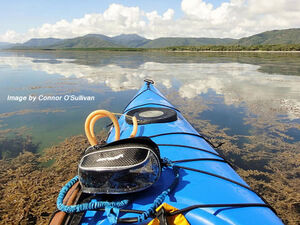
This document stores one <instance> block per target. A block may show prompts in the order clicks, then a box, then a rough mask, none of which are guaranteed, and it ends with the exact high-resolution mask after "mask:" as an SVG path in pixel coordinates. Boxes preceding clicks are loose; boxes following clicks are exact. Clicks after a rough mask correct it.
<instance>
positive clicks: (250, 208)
mask: <svg viewBox="0 0 300 225" xmlns="http://www.w3.org/2000/svg"><path fill="white" fill-rule="evenodd" d="M151 111H152V113H151ZM153 111H154V113H153ZM136 112H141V113H140V114H141V116H144V117H145V118H147V117H148V119H149V121H147V120H146V122H144V123H142V124H139V125H138V131H137V135H136V136H137V137H139V136H141V137H149V138H151V140H152V141H153V142H155V143H156V144H157V146H158V147H159V151H160V156H161V158H167V159H168V160H170V161H172V163H173V164H174V165H175V166H177V168H178V169H179V170H178V171H179V181H178V184H177V185H176V186H175V187H174V190H172V192H171V193H170V194H169V195H168V196H166V198H165V199H164V202H165V203H167V204H169V205H171V206H173V207H175V208H177V209H179V210H182V214H183V215H184V216H185V218H186V219H187V221H188V222H189V224H207V225H208V224H216V225H229V224H241V225H248V224H249V225H253V224H263V225H267V224H270V225H271V224H272V225H275V224H283V223H282V221H281V220H280V219H279V217H278V216H277V215H276V212H275V211H274V209H273V208H272V207H271V206H269V205H268V204H267V203H266V202H265V201H264V200H263V199H262V198H261V197H260V196H259V195H258V194H257V193H255V192H254V191H253V190H251V188H250V187H249V185H248V184H247V183H246V182H245V181H244V180H243V179H242V178H241V177H240V176H239V175H238V174H237V173H236V172H235V171H234V170H233V168H232V167H231V165H230V164H229V163H228V162H227V161H226V160H225V159H224V158H222V157H221V156H220V155H219V154H218V152H217V151H216V150H215V149H214V145H213V144H212V143H210V142H209V141H208V140H207V139H206V138H205V137H203V136H202V135H201V134H199V133H198V132H197V131H196V130H195V129H194V128H193V127H192V126H191V124H190V123H189V122H188V121H187V120H186V119H185V118H184V117H183V116H182V115H181V113H180V111H179V110H178V109H176V108H175V106H173V105H172V104H171V103H170V102H168V100H167V99H166V98H165V97H164V96H163V95H162V94H161V93H160V92H159V91H158V90H157V89H156V88H155V87H154V85H153V82H150V81H146V82H145V84H144V85H143V87H142V88H141V89H140V90H139V92H138V93H137V94H136V95H135V96H134V97H133V99H132V100H131V101H130V103H129V104H128V105H127V107H126V108H125V109H124V112H123V115H122V116H120V118H119V120H118V122H119V124H120V139H126V138H128V137H129V136H130V134H131V132H132V129H133V125H132V124H130V123H129V122H128V120H127V119H126V116H124V115H128V114H133V113H136ZM114 137H115V129H114V128H113V129H112V130H111V132H110V134H109V136H108V139H107V143H111V142H113V141H114ZM173 180H174V174H173V173H172V170H171V169H169V168H167V169H163V170H162V172H161V175H160V178H159V180H158V181H157V182H156V183H155V184H153V185H152V186H151V187H150V188H148V189H146V190H143V191H140V192H137V193H134V194H132V193H131V194H128V196H126V194H125V195H122V198H127V197H128V198H129V199H130V200H131V201H130V203H129V205H128V206H127V207H126V208H125V209H127V208H128V209H134V210H139V211H144V210H147V209H148V208H149V207H151V205H152V204H153V202H154V200H155V199H156V197H157V196H158V195H160V194H161V193H162V192H163V191H164V190H166V189H168V187H169V186H170V184H171V183H172V182H173ZM95 199H97V197H95ZM95 199H94V201H95ZM92 201H93V200H92ZM119 216H120V218H123V217H124V218H126V217H133V216H136V214H135V213H134V211H132V212H131V211H128V212H127V213H122V214H120V215H119ZM149 221H151V218H149V219H148V220H147V221H144V223H143V224H147V223H148V222H149ZM78 224H82V225H90V224H102V225H106V224H107V225H108V224H111V223H110V222H109V221H108V219H107V217H106V216H105V214H104V213H103V211H91V210H88V211H86V212H84V213H83V214H82V215H81V217H80V220H79V221H78Z"/></svg>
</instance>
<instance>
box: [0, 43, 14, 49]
mask: <svg viewBox="0 0 300 225" xmlns="http://www.w3.org/2000/svg"><path fill="white" fill-rule="evenodd" d="M14 45H15V44H13V43H9V42H0V49H5V48H11V47H13V46H14Z"/></svg>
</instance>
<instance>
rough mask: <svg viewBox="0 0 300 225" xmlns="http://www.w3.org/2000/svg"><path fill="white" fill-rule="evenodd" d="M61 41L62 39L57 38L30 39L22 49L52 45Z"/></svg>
mask: <svg viewBox="0 0 300 225" xmlns="http://www.w3.org/2000/svg"><path fill="white" fill-rule="evenodd" d="M61 41H63V39H58V38H32V39H30V40H29V41H26V42H24V43H23V44H22V46H24V47H41V46H47V45H54V44H57V43H59V42H61Z"/></svg>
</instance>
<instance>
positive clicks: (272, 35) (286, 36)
mask: <svg viewBox="0 0 300 225" xmlns="http://www.w3.org/2000/svg"><path fill="white" fill-rule="evenodd" d="M236 44H239V45H270V44H300V28H294V29H285V30H272V31H266V32H263V33H259V34H255V35H252V36H250V37H245V38H241V39H239V40H238V41H237V42H236Z"/></svg>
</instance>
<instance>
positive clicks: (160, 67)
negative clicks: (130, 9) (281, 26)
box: [0, 51, 300, 224]
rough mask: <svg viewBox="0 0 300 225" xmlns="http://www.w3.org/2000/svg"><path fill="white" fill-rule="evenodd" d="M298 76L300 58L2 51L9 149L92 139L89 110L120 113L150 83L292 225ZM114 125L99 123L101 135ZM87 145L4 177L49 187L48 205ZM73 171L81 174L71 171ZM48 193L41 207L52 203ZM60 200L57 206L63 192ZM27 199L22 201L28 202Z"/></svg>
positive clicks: (0, 135)
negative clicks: (13, 98) (68, 97)
mask: <svg viewBox="0 0 300 225" xmlns="http://www.w3.org/2000/svg"><path fill="white" fill-rule="evenodd" d="M299 75H300V55H299V54H257V53H253V54H236V53H207V54H201V53H176V54H174V53H165V52H158V53H132V52H67V51H66V52H50V53H48V52H0V143H2V144H3V143H5V146H11V147H13V149H14V150H17V151H19V152H20V151H22V150H24V149H23V148H21V149H17V148H15V146H14V145H11V143H13V142H16V140H18V142H16V143H21V144H22V145H23V146H25V147H26V148H27V150H29V151H30V150H31V151H32V152H36V151H41V150H44V148H45V147H48V146H52V145H54V144H56V143H58V142H61V141H62V140H63V139H64V138H66V137H70V136H71V135H77V134H80V133H83V123H84V119H85V117H86V116H87V114H88V113H89V112H91V111H92V110H95V109H99V108H106V109H108V110H111V111H114V112H120V111H121V110H122V109H123V108H124V106H125V105H126V103H128V101H129V100H130V99H131V98H132V96H133V95H134V94H135V93H136V91H137V89H138V88H139V87H140V86H141V84H142V80H143V79H144V78H146V77H150V78H152V79H153V80H155V81H156V83H157V85H158V86H159V89H160V90H161V91H162V92H163V93H164V94H165V95H166V97H167V98H168V99H169V100H170V101H171V102H172V103H174V104H175V105H177V106H178V108H179V109H180V110H182V112H183V113H184V115H185V117H186V118H187V119H188V120H189V121H190V122H191V123H192V124H193V126H194V127H195V128H196V129H197V130H198V131H199V132H200V133H201V134H203V135H205V136H207V137H209V138H210V139H211V140H212V141H213V142H225V144H224V145H223V146H222V148H221V149H219V151H220V152H221V153H222V154H223V155H224V156H225V158H227V159H228V160H229V161H231V162H232V163H233V164H234V165H235V166H237V168H238V172H239V174H240V175H242V176H243V178H245V179H246V180H247V182H248V183H250V185H251V186H252V187H253V188H254V189H255V190H256V191H258V192H260V193H262V194H263V195H264V197H266V198H267V200H268V201H269V202H270V203H271V205H272V206H274V207H275V208H276V209H277V210H278V211H279V213H280V216H282V218H284V221H285V222H290V223H291V224H293V222H295V221H299V213H298V214H297V212H299V203H298V202H297V201H298V200H297V199H299V197H300V194H299V193H300V192H299V187H300V185H299V184H300V177H299V174H300V171H299V169H300V164H299V163H300V149H299V144H300V135H299V134H300V88H299V87H300V76H299ZM8 94H9V95H18V96H22V95H29V94H31V95H35V96H36V95H41V94H43V95H62V94H75V95H90V96H95V101H93V102H64V101H60V102H45V101H44V102H40V101H36V102H28V101H27V102H25V101H24V102H9V101H7V95H8ZM106 124H107V123H106V122H105V121H100V122H99V123H97V126H98V129H101V128H103V127H105V125H106ZM13 135H14V136H15V138H17V139H14V138H13V137H14V136H13ZM31 137H32V138H31ZM28 140H29V141H28ZM24 143H25V144H27V145H25V144H24ZM86 145H87V143H86V139H85V137H83V136H76V137H74V138H69V139H66V141H65V142H63V143H62V144H60V145H59V146H57V147H52V148H48V149H47V150H45V152H44V153H45V156H46V159H44V161H43V160H42V159H40V158H39V157H38V156H37V155H33V154H28V153H25V154H23V155H21V156H20V157H17V158H15V159H14V160H15V161H16V162H17V165H19V164H21V165H23V166H24V167H25V169H27V167H28V168H30V171H33V172H30V173H29V172H28V173H27V174H28V176H30V179H27V177H26V176H23V175H21V176H19V174H17V175H16V174H14V172H13V171H15V169H11V170H7V168H10V167H13V166H14V163H11V164H10V163H9V161H7V162H6V161H3V160H2V161H1V163H2V164H1V163H0V174H4V176H2V177H0V180H1V179H2V181H3V182H2V183H3V184H4V183H5V184H6V183H9V182H10V185H12V186H13V185H14V184H15V183H16V182H15V181H14V179H15V177H18V176H19V177H21V178H22V180H23V182H28V181H31V180H33V181H34V182H35V181H43V183H42V184H41V186H40V187H39V188H40V190H44V191H45V193H47V198H48V194H49V193H48V192H47V191H46V190H45V187H47V184H48V183H49V180H51V179H53V180H56V182H55V184H56V185H57V187H60V186H61V182H65V180H67V177H64V178H62V177H60V176H66V175H65V174H72V175H73V174H74V171H75V170H74V171H73V170H72V168H76V167H77V162H78V159H77V158H76V157H75V158H73V157H71V158H70V157H67V156H68V155H70V154H72V155H75V156H78V157H79V155H80V152H81V151H82V147H83V146H84V147H86ZM28 146H29V147H28ZM10 149H11V148H10ZM70 152H71V153H70ZM0 153H1V155H3V156H4V157H9V156H16V155H17V154H18V152H15V151H14V152H11V154H8V152H7V149H6V148H0ZM2 153H3V154H2ZM53 155H54V157H55V164H54V166H53V168H52V167H51V168H49V170H51V171H54V172H53V173H52V175H51V176H49V171H47V169H46V170H43V171H40V168H38V170H36V168H35V165H36V164H37V162H44V163H47V162H48V160H52V159H53ZM24 158H25V159H24ZM27 158H29V159H31V160H32V161H30V160H29V161H30V162H32V168H31V166H30V163H28V162H29V161H28V159H27ZM32 158H33V159H32ZM66 159H68V160H70V162H69V161H68V162H67V163H66ZM12 162H13V161H12ZM23 162H26V163H25V164H24V163H23ZM71 164H72V165H73V167H72V166H68V168H65V167H66V165H71ZM1 165H2V167H1ZM7 171H8V172H7ZM20 171H21V172H20V173H21V174H22V170H20ZM55 171H56V172H55ZM57 171H58V172H57ZM62 171H63V174H64V175H62ZM32 174H35V177H34V178H32ZM40 177H44V179H40ZM0 183H1V182H0ZM28 185H29V186H30V185H31V186H33V187H35V186H36V184H28ZM8 187H10V186H8ZM13 187H14V188H12V190H15V189H16V190H19V189H18V187H15V186H13ZM1 188H5V187H4V186H3V187H1V185H0V191H1ZM3 190H4V189H3ZM20 190H21V191H22V189H20ZM16 193H18V192H16ZM33 193H35V192H33ZM43 193H44V192H43ZM44 195H45V194H44ZM44 195H41V196H42V198H40V196H39V199H41V200H40V201H41V203H40V204H35V203H34V206H36V205H42V206H44V205H49V204H45V200H44V199H43V198H45V196H44ZM52 197H53V206H54V205H55V204H54V201H55V198H56V193H55V195H53V196H52ZM18 198H19V196H18ZM21 199H22V198H21ZM28 199H33V198H31V197H30V198H28ZM28 199H25V197H23V199H22V201H23V202H24V203H25V202H26V205H28V204H27V201H28ZM278 199H280V200H278ZM11 201H14V202H15V200H14V199H11ZM12 204H15V203H12ZM5 205H7V204H6V202H5ZM50 205H51V204H50ZM0 206H1V201H0ZM15 208H16V207H15ZM286 209H289V210H286ZM39 210H42V211H41V212H43V210H44V209H39ZM297 210H298V211H297ZM37 212H39V211H37ZM40 215H41V213H40V212H39V213H37V214H36V215H35V216H37V217H40ZM0 216H1V215H0ZM44 219H45V218H44Z"/></svg>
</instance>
